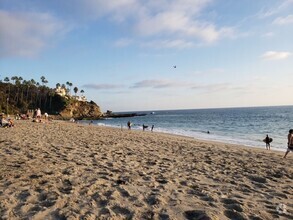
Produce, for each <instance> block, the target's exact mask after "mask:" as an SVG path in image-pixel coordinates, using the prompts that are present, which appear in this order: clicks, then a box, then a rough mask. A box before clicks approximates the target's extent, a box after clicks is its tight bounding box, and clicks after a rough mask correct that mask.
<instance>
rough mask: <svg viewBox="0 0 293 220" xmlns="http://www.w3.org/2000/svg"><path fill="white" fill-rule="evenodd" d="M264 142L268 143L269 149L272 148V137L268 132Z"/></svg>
mask: <svg viewBox="0 0 293 220" xmlns="http://www.w3.org/2000/svg"><path fill="white" fill-rule="evenodd" d="M264 142H265V143H266V148H267V150H270V149H271V142H272V138H269V135H268V134H267V136H266V138H265V139H264Z"/></svg>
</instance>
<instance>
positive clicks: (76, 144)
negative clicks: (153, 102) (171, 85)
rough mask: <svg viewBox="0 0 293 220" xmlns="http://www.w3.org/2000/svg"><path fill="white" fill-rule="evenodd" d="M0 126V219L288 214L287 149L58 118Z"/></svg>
mask: <svg viewBox="0 0 293 220" xmlns="http://www.w3.org/2000/svg"><path fill="white" fill-rule="evenodd" d="M0 132H1V133H0V214H1V219H88V220H89V219H201V220H204V219H219V220H225V219H255V220H257V219H293V204H292V201H293V190H292V189H293V172H292V171H293V170H292V162H293V153H290V154H289V155H288V157H287V158H286V159H283V158H282V157H283V154H284V153H283V152H276V151H266V150H265V149H253V148H246V147H241V146H233V145H228V144H220V143H214V142H205V141H200V140H194V139H191V138H185V137H180V136H172V135H167V134H159V133H151V132H142V131H129V130H126V129H125V130H120V129H114V128H107V127H98V126H93V125H80V124H74V123H72V124H71V123H67V122H60V121H54V122H50V123H46V124H42V123H32V122H30V121H17V122H16V126H15V128H7V129H4V128H1V129H0Z"/></svg>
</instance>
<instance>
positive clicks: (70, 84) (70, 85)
mask: <svg viewBox="0 0 293 220" xmlns="http://www.w3.org/2000/svg"><path fill="white" fill-rule="evenodd" d="M72 85H73V84H72V83H71V82H70V83H69V87H70V88H69V93H70V95H71V87H72Z"/></svg>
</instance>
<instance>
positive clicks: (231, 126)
mask: <svg viewBox="0 0 293 220" xmlns="http://www.w3.org/2000/svg"><path fill="white" fill-rule="evenodd" d="M139 113H146V116H138V117H132V118H114V119H108V120H107V119H105V120H96V121H93V123H94V124H96V125H100V126H101V125H103V126H111V127H119V128H121V127H122V128H123V129H127V122H128V121H131V123H132V129H140V130H142V125H143V124H144V125H148V126H149V127H148V129H147V130H146V132H149V131H150V129H151V126H152V125H154V131H155V132H164V133H170V134H178V135H184V136H188V137H193V138H197V139H203V140H210V141H219V142H224V143H232V144H240V145H245V146H251V147H261V148H265V143H264V142H263V139H264V138H265V136H266V135H267V134H268V135H269V137H271V138H273V142H272V143H271V148H272V149H275V150H285V149H286V148H287V134H288V131H289V129H293V106H278V107H247V108H221V109H193V110H166V111H146V112H139Z"/></svg>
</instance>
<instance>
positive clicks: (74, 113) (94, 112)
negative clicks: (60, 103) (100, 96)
mask: <svg viewBox="0 0 293 220" xmlns="http://www.w3.org/2000/svg"><path fill="white" fill-rule="evenodd" d="M60 116H61V117H62V118H63V119H70V118H75V119H98V118H101V117H102V116H103V113H102V112H101V109H100V107H99V106H98V105H97V104H96V103H94V102H93V101H91V102H82V101H77V100H72V101H70V102H69V103H68V104H67V105H66V107H65V109H63V110H62V111H61V112H60Z"/></svg>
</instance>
